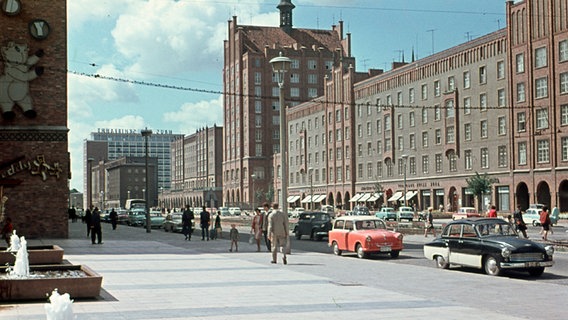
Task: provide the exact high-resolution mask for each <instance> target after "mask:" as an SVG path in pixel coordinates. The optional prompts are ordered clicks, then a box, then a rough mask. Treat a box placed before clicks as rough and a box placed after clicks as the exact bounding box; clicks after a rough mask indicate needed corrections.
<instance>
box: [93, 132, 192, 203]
mask: <svg viewBox="0 0 568 320" xmlns="http://www.w3.org/2000/svg"><path fill="white" fill-rule="evenodd" d="M182 138H183V135H182V134H174V133H172V131H171V130H154V132H152V134H151V135H150V136H149V137H148V156H149V157H151V158H157V160H158V172H157V185H156V186H152V187H151V188H149V190H156V192H157V191H160V192H163V191H164V190H169V189H170V184H171V153H170V151H171V148H170V146H171V144H172V142H174V141H176V140H178V139H182ZM83 156H84V159H83V160H84V161H83V164H84V168H85V172H87V173H91V170H92V168H93V165H99V164H100V162H101V161H102V162H103V163H104V162H108V161H112V160H117V159H119V158H122V157H145V156H146V149H145V137H143V136H142V134H141V133H140V131H139V130H135V129H98V131H97V132H91V139H90V140H85V143H84V153H83ZM89 160H90V161H89ZM84 188H85V190H87V192H86V194H87V197H85V201H86V203H85V208H87V207H88V206H89V205H90V204H92V203H93V200H94V199H97V198H98V197H100V194H101V193H100V192H101V191H103V192H104V193H105V194H106V193H107V192H108V190H107V186H106V182H105V183H104V184H102V185H101V186H100V187H99V188H98V189H95V188H94V187H93V180H92V175H91V174H87V175H86V179H85V180H84ZM156 195H157V193H156ZM149 198H150V199H154V195H152V197H150V196H149ZM123 205H124V203H122V204H121V206H123Z"/></svg>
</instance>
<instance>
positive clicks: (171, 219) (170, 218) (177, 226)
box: [162, 212, 195, 232]
mask: <svg viewBox="0 0 568 320" xmlns="http://www.w3.org/2000/svg"><path fill="white" fill-rule="evenodd" d="M182 216H183V214H182V213H181V212H174V213H171V214H168V215H167V216H166V218H165V219H164V222H163V223H162V228H163V229H164V231H166V232H168V231H171V232H181V231H182V229H183V222H182ZM191 223H192V225H193V227H194V228H195V222H194V221H192V222H191Z"/></svg>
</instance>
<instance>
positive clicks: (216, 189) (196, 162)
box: [160, 126, 223, 208]
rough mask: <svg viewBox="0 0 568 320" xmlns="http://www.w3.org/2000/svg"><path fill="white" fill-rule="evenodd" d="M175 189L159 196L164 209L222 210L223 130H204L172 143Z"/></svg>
mask: <svg viewBox="0 0 568 320" xmlns="http://www.w3.org/2000/svg"><path fill="white" fill-rule="evenodd" d="M171 154H172V188H171V189H170V190H164V192H163V193H161V195H160V203H163V207H165V208H183V207H185V206H186V205H189V206H190V207H202V206H206V207H208V208H218V207H221V206H223V181H222V163H223V128H222V127H218V126H213V127H205V128H202V129H199V130H197V131H196V133H194V134H191V135H188V136H185V137H184V138H183V139H178V140H176V141H174V142H173V143H172V146H171Z"/></svg>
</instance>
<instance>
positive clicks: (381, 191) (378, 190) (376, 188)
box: [373, 181, 384, 208]
mask: <svg viewBox="0 0 568 320" xmlns="http://www.w3.org/2000/svg"><path fill="white" fill-rule="evenodd" d="M373 189H374V191H375V193H376V194H378V195H380V197H379V199H378V200H377V201H379V208H380V207H382V205H383V202H384V201H383V200H384V199H383V194H384V188H383V185H382V184H381V183H380V182H379V181H377V182H375V184H373Z"/></svg>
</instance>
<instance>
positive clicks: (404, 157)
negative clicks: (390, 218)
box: [400, 154, 408, 207]
mask: <svg viewBox="0 0 568 320" xmlns="http://www.w3.org/2000/svg"><path fill="white" fill-rule="evenodd" d="M400 158H401V159H402V161H403V163H402V164H403V170H404V206H405V207H408V206H407V205H406V201H407V199H406V159H408V155H407V154H403V155H401V156H400Z"/></svg>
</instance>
